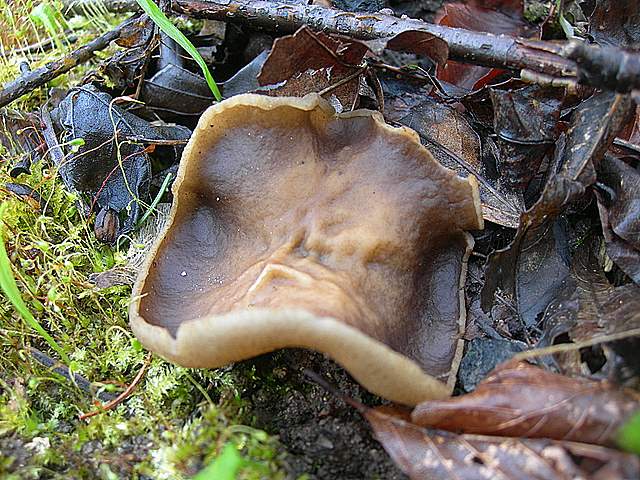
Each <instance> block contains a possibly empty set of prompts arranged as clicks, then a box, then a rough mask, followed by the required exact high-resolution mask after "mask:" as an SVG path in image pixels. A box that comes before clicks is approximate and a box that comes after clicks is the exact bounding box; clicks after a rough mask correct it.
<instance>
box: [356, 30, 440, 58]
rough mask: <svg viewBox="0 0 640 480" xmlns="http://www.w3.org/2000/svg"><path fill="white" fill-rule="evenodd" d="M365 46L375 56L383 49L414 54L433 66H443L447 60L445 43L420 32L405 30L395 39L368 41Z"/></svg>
mask: <svg viewBox="0 0 640 480" xmlns="http://www.w3.org/2000/svg"><path fill="white" fill-rule="evenodd" d="M366 44H367V46H368V47H369V48H370V49H371V51H373V53H375V54H377V55H379V54H381V53H382V52H383V51H384V50H385V49H389V50H394V51H396V52H407V53H415V54H416V55H420V56H423V57H428V58H430V59H431V60H432V61H433V63H434V64H435V65H444V64H445V63H446V61H447V58H449V45H448V44H447V42H445V41H444V40H442V39H441V38H439V37H436V36H435V35H433V34H431V33H428V32H423V31H420V30H405V31H403V32H400V33H399V34H398V35H396V36H395V37H390V38H379V39H376V40H369V41H368V42H366Z"/></svg>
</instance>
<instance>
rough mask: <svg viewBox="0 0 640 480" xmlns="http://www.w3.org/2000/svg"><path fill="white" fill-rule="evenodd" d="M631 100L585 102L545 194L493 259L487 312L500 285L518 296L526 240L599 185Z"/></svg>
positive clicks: (560, 147) (600, 97) (608, 97)
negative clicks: (603, 162) (602, 165)
mask: <svg viewBox="0 0 640 480" xmlns="http://www.w3.org/2000/svg"><path fill="white" fill-rule="evenodd" d="M632 104H633V103H632V101H631V99H630V97H629V96H626V95H618V94H615V93H611V92H603V93H600V94H597V95H594V96H593V97H591V98H589V99H588V100H586V101H584V102H583V103H582V104H581V105H580V106H579V107H578V108H577V109H576V110H575V112H574V113H573V116H572V120H571V126H570V129H569V131H568V132H567V134H566V137H565V140H563V141H561V142H558V144H557V145H556V154H555V160H554V162H553V166H552V167H551V169H550V171H549V174H548V180H547V183H546V185H545V188H544V190H543V192H542V195H541V197H540V198H539V199H538V201H537V202H536V203H535V204H534V205H533V207H531V209H529V210H527V211H526V212H524V213H523V214H522V216H521V218H520V225H519V226H518V230H517V232H516V236H515V238H514V240H513V241H512V242H511V244H510V245H509V246H508V247H507V248H505V249H502V250H498V251H496V252H495V253H494V254H492V255H491V258H490V259H489V262H488V265H487V270H486V274H485V278H486V279H487V282H486V283H485V286H484V288H483V291H482V308H483V309H484V310H485V311H488V310H489V308H490V307H491V305H492V304H493V297H494V293H495V292H496V290H497V288H498V286H501V287H502V289H503V290H504V291H506V292H507V294H509V295H511V296H513V295H514V286H515V275H514V273H515V272H516V264H517V262H518V258H519V256H520V254H521V250H522V246H523V244H525V245H526V244H527V242H535V238H536V233H537V232H539V230H537V229H538V227H540V226H541V225H543V224H546V223H547V222H548V221H549V220H551V219H553V218H555V217H556V216H558V215H559V214H560V213H562V212H563V211H564V210H565V209H566V208H567V206H568V205H570V204H571V203H572V202H574V201H576V200H578V199H579V198H581V197H583V195H584V194H585V192H586V189H587V188H588V187H589V186H591V185H593V184H594V183H595V181H596V170H595V169H596V166H597V165H599V163H600V161H601V160H602V158H603V156H604V154H605V152H606V151H607V149H608V148H609V147H610V145H611V143H612V142H613V139H614V138H615V137H616V135H617V134H618V132H619V131H620V130H621V128H623V126H624V125H625V124H626V123H627V119H628V116H629V114H630V113H631V111H632ZM561 138H562V137H561ZM530 230H531V232H530Z"/></svg>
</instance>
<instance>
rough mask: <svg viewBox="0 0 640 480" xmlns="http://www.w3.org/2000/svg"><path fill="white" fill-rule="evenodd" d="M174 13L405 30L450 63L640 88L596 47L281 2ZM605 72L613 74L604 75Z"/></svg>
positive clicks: (362, 31) (281, 27)
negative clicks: (445, 48)
mask: <svg viewBox="0 0 640 480" xmlns="http://www.w3.org/2000/svg"><path fill="white" fill-rule="evenodd" d="M171 8H172V9H173V10H174V11H175V12H177V13H181V14H184V15H188V16H191V17H196V18H210V19H215V20H224V21H228V22H236V23H245V24H248V25H251V26H253V27H261V28H265V29H269V30H273V31H277V32H292V31H295V30H297V29H298V28H300V27H301V26H302V25H308V26H309V27H311V28H313V29H315V30H321V31H324V32H328V33H339V34H343V35H348V36H350V37H353V38H358V39H363V40H370V39H374V38H385V37H392V36H395V35H397V34H398V33H400V32H403V31H405V30H421V31H424V32H428V33H431V34H432V35H435V36H437V37H440V38H442V39H443V40H444V41H446V42H447V44H448V45H449V57H450V59H451V60H455V61H459V62H465V63H472V64H474V65H483V66H487V67H497V68H507V69H510V70H515V71H520V70H528V71H531V72H536V73H538V74H544V75H547V76H550V77H556V78H558V77H559V78H562V77H564V78H572V79H576V78H577V79H578V80H580V81H582V82H584V83H587V84H589V85H590V86H594V87H598V88H604V89H609V90H617V91H621V92H626V91H629V90H631V89H634V88H640V75H635V76H634V75H633V73H634V72H635V70H633V69H629V68H627V69H626V70H625V71H624V72H623V75H622V76H623V77H624V79H623V80H624V81H623V82H618V81H617V80H616V78H617V77H616V75H615V72H617V71H618V70H616V66H615V64H614V62H613V60H612V59H611V57H610V56H609V55H602V54H601V49H600V48H598V47H595V46H589V45H581V47H580V49H579V50H580V51H579V58H578V57H577V56H576V53H575V52H576V49H575V47H574V45H575V44H573V43H564V44H559V43H552V42H543V41H535V40H528V39H524V38H515V37H509V36H505V35H492V34H489V33H481V32H472V31H469V30H465V29H461V28H452V27H445V26H441V25H433V24H430V23H426V22H423V21H422V20H415V19H410V18H397V17H394V16H392V15H385V14H382V13H366V14H365V13H351V12H344V11H341V10H335V9H331V8H326V7H322V6H319V5H304V4H294V3H279V2H276V1H254V0H172V2H171ZM569 46H570V47H571V48H568V47H569ZM613 50H614V53H616V54H617V55H613V57H614V58H617V57H618V56H619V55H622V54H624V55H625V57H624V58H625V62H626V64H627V65H631V66H637V65H640V56H638V55H637V54H635V53H626V52H622V51H621V50H619V49H613ZM609 53H611V52H609ZM620 58H621V57H620ZM603 69H604V70H607V71H609V72H611V71H613V72H614V73H613V74H609V75H607V76H602V75H599V74H598V72H599V71H602V70H603Z"/></svg>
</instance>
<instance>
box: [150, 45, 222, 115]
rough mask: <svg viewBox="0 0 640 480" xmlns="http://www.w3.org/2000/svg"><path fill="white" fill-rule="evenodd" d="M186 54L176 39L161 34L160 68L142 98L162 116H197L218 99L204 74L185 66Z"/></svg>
mask: <svg viewBox="0 0 640 480" xmlns="http://www.w3.org/2000/svg"><path fill="white" fill-rule="evenodd" d="M186 55H187V53H186V52H185V51H184V50H182V48H181V47H180V46H179V45H178V44H177V43H176V42H175V41H173V40H172V39H170V38H169V37H167V36H163V37H162V43H161V44H160V60H159V70H158V71H157V72H156V73H155V74H154V75H153V76H152V77H151V78H150V79H148V80H146V81H145V82H144V85H143V87H142V92H141V100H142V101H144V102H145V103H146V105H147V107H148V108H150V109H152V110H154V111H157V112H158V113H159V114H160V116H161V117H162V118H166V119H171V120H174V119H175V118H180V117H181V116H187V117H189V116H191V117H198V116H199V115H200V114H202V112H204V111H205V110H206V108H207V107H208V106H210V105H211V104H212V103H213V102H214V101H215V99H214V97H213V94H212V93H211V89H210V88H209V85H207V82H206V80H205V79H204V77H202V76H201V75H199V74H197V73H193V72H192V71H190V70H188V69H186V68H185V67H184V65H183V63H184V62H183V56H186ZM163 114H164V115H163ZM167 114H168V116H167Z"/></svg>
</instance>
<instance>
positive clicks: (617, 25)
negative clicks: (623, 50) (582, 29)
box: [589, 0, 640, 49]
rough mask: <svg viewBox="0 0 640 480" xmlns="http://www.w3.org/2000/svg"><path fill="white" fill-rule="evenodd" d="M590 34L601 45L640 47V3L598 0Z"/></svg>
mask: <svg viewBox="0 0 640 480" xmlns="http://www.w3.org/2000/svg"><path fill="white" fill-rule="evenodd" d="M589 34H590V35H591V36H592V37H593V38H594V39H595V41H596V42H598V43H599V44H600V45H614V46H617V47H630V48H635V49H638V48H640V3H638V2H621V1H619V0H596V5H595V8H594V10H593V13H592V14H591V18H590V19H589Z"/></svg>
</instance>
